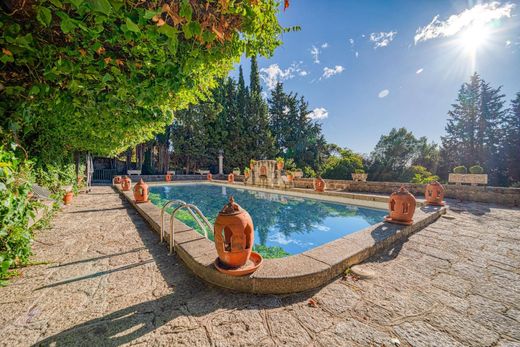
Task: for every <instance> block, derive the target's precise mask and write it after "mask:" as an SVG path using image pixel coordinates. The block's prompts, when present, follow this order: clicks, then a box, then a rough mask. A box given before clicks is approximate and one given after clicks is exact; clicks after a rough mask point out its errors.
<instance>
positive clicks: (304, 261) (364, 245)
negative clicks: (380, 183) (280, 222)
mask: <svg viewBox="0 0 520 347" xmlns="http://www.w3.org/2000/svg"><path fill="white" fill-rule="evenodd" d="M193 183H200V182H193ZM170 184H171V183H170ZM237 186H238V185H235V186H234V187H237ZM240 187H241V188H244V186H243V185H242V186H240ZM114 189H115V190H116V191H118V192H119V193H120V194H121V195H122V196H123V197H124V198H125V199H126V200H127V201H128V202H129V203H130V204H131V205H132V206H133V207H134V208H135V209H136V210H137V212H138V213H139V214H140V215H141V216H142V217H143V218H144V219H145V220H146V222H147V223H148V224H149V225H150V227H151V228H152V229H153V230H154V231H155V232H157V233H160V228H161V209H160V208H159V207H158V206H155V205H154V204H152V203H150V202H148V203H140V204H136V203H135V201H134V198H133V193H132V192H131V191H126V192H123V191H122V190H121V188H120V187H119V186H118V185H116V186H114ZM246 189H249V187H247V188H246ZM270 191H271V192H276V191H275V190H270ZM284 193H285V194H286V193H287V192H284ZM307 194H309V193H307ZM287 195H289V194H287ZM309 195H313V196H315V195H318V194H312V193H311V194H309ZM313 198H318V197H317V196H316V197H313ZM445 212H446V208H445V207H432V206H424V207H420V208H418V209H417V211H416V213H415V216H414V217H415V218H414V220H415V223H414V224H413V225H410V226H401V225H395V224H389V223H385V222H381V223H378V224H375V225H372V226H370V227H368V228H365V229H363V230H361V231H358V232H354V233H352V234H349V235H346V236H344V237H341V238H339V239H336V240H334V241H331V242H329V243H326V244H324V245H321V246H319V247H316V248H313V249H311V250H309V251H306V252H303V253H300V254H296V255H292V256H288V257H285V258H279V259H265V260H264V264H263V265H262V267H261V268H260V269H258V270H257V271H256V272H255V273H253V274H251V275H249V276H243V277H232V276H228V275H225V274H222V273H220V272H218V271H217V270H216V269H215V267H214V265H213V262H214V261H215V259H216V257H217V251H216V250H215V246H214V244H213V242H212V241H210V240H207V239H206V238H204V236H202V235H200V234H199V233H197V232H196V231H195V230H193V229H192V228H190V227H188V226H186V225H185V224H184V223H182V222H181V221H179V220H178V219H175V220H174V223H175V224H174V227H175V250H176V252H177V255H178V256H179V257H180V258H181V259H182V260H183V262H184V263H185V264H186V266H188V268H190V270H192V271H193V272H194V273H195V274H196V275H197V276H198V277H200V278H201V279H203V280H205V281H207V282H209V283H211V284H214V285H217V286H220V287H224V288H227V289H231V290H235V291H239V292H248V293H256V294H288V293H295V292H301V291H305V290H309V289H314V288H317V287H320V286H322V285H324V284H326V283H328V282H329V281H330V280H332V279H334V278H335V277H337V276H338V275H340V274H342V273H343V272H344V271H345V270H346V269H347V268H348V267H350V266H352V265H355V264H358V263H360V262H362V261H364V260H365V259H367V258H369V257H370V256H372V255H374V254H376V253H378V252H380V251H382V250H384V249H388V248H389V247H390V246H391V245H392V244H394V243H396V242H397V241H399V240H404V239H406V238H407V237H408V236H409V235H410V234H413V233H415V232H417V231H419V230H421V229H422V228H424V227H425V226H426V225H428V224H430V223H433V222H434V221H435V220H436V219H437V218H439V217H440V216H441V215H442V214H444V213H445ZM165 221H166V222H165V225H168V224H169V223H168V218H165ZM166 239H168V238H166Z"/></svg>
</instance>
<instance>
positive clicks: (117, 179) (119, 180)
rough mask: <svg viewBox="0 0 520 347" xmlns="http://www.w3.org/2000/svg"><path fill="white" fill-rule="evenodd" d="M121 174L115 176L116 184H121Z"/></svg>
mask: <svg viewBox="0 0 520 347" xmlns="http://www.w3.org/2000/svg"><path fill="white" fill-rule="evenodd" d="M121 180H122V179H121V176H116V177H114V184H121Z"/></svg>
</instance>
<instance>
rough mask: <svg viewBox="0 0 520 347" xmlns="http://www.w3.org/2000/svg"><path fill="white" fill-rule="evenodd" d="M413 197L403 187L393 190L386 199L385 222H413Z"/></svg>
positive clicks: (414, 203)
mask: <svg viewBox="0 0 520 347" xmlns="http://www.w3.org/2000/svg"><path fill="white" fill-rule="evenodd" d="M415 206H416V202H415V197H414V196H413V195H412V194H410V192H409V191H408V190H406V189H405V188H404V187H401V188H399V190H398V191H397V192H393V193H392V195H390V199H389V200H388V210H389V215H388V216H387V217H386V218H385V220H386V221H387V222H391V223H397V224H405V225H410V224H412V223H413V214H414V213H415Z"/></svg>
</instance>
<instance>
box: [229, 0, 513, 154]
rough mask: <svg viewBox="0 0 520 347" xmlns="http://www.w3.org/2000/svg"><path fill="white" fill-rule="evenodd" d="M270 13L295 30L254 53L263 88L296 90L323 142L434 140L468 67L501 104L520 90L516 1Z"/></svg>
mask: <svg viewBox="0 0 520 347" xmlns="http://www.w3.org/2000/svg"><path fill="white" fill-rule="evenodd" d="M279 19H280V22H281V23H282V25H284V26H293V25H299V26H301V31H298V32H290V33H286V34H284V36H283V42H284V44H283V45H282V46H281V47H279V48H277V50H276V51H275V53H274V55H273V57H272V58H270V59H265V58H260V59H259V67H260V68H261V74H262V77H263V88H264V91H266V92H267V93H269V86H270V85H271V86H272V85H273V83H275V81H277V80H280V81H283V83H284V86H285V90H286V91H294V92H297V93H298V94H300V95H303V96H305V98H306V99H307V101H308V102H309V106H310V108H311V110H315V111H314V113H312V114H311V116H314V117H318V118H320V121H321V122H322V124H323V130H324V134H325V137H326V139H327V141H328V142H332V143H336V144H338V145H340V146H342V147H349V148H351V149H353V150H355V151H357V152H361V153H369V152H370V151H371V150H372V149H373V147H374V145H375V144H376V143H377V141H378V140H379V137H380V136H381V135H382V134H384V133H388V131H390V129H391V128H392V127H402V126H404V127H406V128H408V129H409V130H412V131H413V132H414V134H416V136H427V137H428V138H429V139H430V140H432V141H435V142H437V143H438V142H439V141H440V136H441V135H443V134H444V126H445V124H446V118H447V112H448V110H449V109H450V107H451V104H452V103H453V102H454V100H455V98H456V96H457V91H458V89H459V88H460V85H461V84H462V83H463V82H465V81H467V80H468V79H469V76H470V75H471V74H472V72H473V71H475V70H476V71H477V72H478V73H480V74H481V76H482V77H483V78H484V79H485V80H486V81H488V82H491V84H492V85H493V86H500V85H501V86H503V92H504V93H505V94H506V96H507V99H508V100H510V99H512V98H513V95H514V93H516V92H520V2H519V1H509V2H503V1H502V2H475V1H440V0H436V1H411V0H410V1H404V0H403V1H347V0H343V1H341V0H334V1H331V0H327V1H316V0H292V1H290V7H289V8H288V9H287V10H286V11H285V12H281V13H280V15H279ZM242 65H243V68H244V72H245V75H246V78H247V76H248V74H249V62H248V61H245V60H244V59H243V60H242ZM231 75H232V76H235V77H236V71H234V72H232V73H231Z"/></svg>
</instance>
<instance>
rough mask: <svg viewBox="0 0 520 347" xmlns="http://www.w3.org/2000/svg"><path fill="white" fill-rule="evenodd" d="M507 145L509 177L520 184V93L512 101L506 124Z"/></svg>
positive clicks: (510, 180)
mask: <svg viewBox="0 0 520 347" xmlns="http://www.w3.org/2000/svg"><path fill="white" fill-rule="evenodd" d="M505 129H506V131H505V144H504V147H503V154H504V156H505V158H506V160H505V162H506V168H507V176H508V180H509V182H510V183H513V182H520V93H517V94H516V97H515V99H513V100H511V107H510V109H509V112H508V113H507V118H506V122H505Z"/></svg>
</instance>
